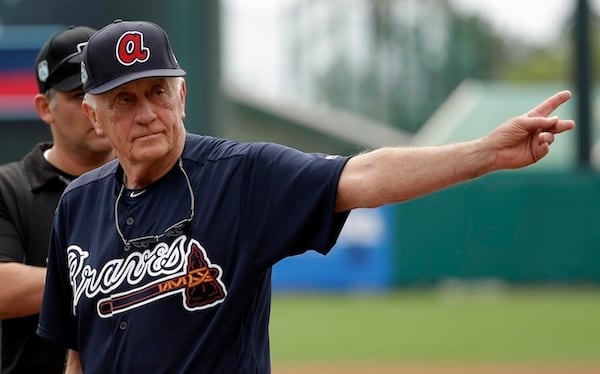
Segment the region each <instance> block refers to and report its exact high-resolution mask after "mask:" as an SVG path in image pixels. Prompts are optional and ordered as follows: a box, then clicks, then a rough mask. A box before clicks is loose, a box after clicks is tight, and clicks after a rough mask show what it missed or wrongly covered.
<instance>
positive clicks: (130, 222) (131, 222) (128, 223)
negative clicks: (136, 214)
mask: <svg viewBox="0 0 600 374" xmlns="http://www.w3.org/2000/svg"><path fill="white" fill-rule="evenodd" d="M126 222H127V225H129V226H131V225H133V223H134V222H135V219H134V218H133V217H127V221H126Z"/></svg>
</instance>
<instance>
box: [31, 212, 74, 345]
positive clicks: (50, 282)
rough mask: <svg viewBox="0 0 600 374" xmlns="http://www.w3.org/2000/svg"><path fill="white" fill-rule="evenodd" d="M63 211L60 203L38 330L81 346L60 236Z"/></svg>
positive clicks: (64, 251)
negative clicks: (78, 340) (78, 341)
mask: <svg viewBox="0 0 600 374" xmlns="http://www.w3.org/2000/svg"><path fill="white" fill-rule="evenodd" d="M60 214H61V210H60V206H59V209H58V210H57V212H56V219H55V220H54V224H53V228H52V232H51V235H50V246H49V251H48V267H47V272H46V286H45V289H44V297H43V301H42V310H41V312H40V319H39V324H38V328H37V334H38V335H39V336H40V337H42V338H44V339H48V340H52V341H54V342H57V343H59V344H61V345H63V346H65V347H67V348H70V349H73V350H78V349H77V328H76V326H77V324H76V319H75V315H74V311H73V302H72V300H73V296H72V292H71V287H70V282H69V275H68V274H67V269H68V266H67V259H66V258H65V253H66V248H65V247H64V245H63V243H62V240H61V239H62V235H61V230H60V225H61V219H60V218H59V217H60Z"/></svg>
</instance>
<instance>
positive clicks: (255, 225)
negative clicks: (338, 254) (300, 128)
mask: <svg viewBox="0 0 600 374" xmlns="http://www.w3.org/2000/svg"><path fill="white" fill-rule="evenodd" d="M347 160H348V157H342V156H335V155H325V154H319V153H304V152H301V151H298V150H295V149H293V148H288V147H285V146H282V145H277V144H272V143H264V144H258V145H255V146H254V148H253V150H252V151H251V152H250V156H249V158H248V160H247V166H246V178H245V181H246V183H247V188H246V189H245V191H246V195H245V196H243V197H242V201H244V202H245V206H243V214H247V217H248V218H247V222H250V223H251V225H250V226H249V227H250V230H251V232H250V233H249V235H250V236H252V237H253V238H254V240H257V241H258V243H260V245H259V247H260V248H264V250H265V251H266V253H265V255H267V256H272V257H271V258H270V260H271V261H272V262H273V263H274V262H276V261H278V260H280V259H282V258H284V257H287V256H290V255H295V254H299V253H303V252H305V251H307V250H316V251H318V252H320V253H323V254H325V253H327V252H328V251H329V250H330V249H331V247H332V246H333V245H334V244H335V242H336V240H337V237H338V236H339V233H340V231H341V229H342V227H343V224H344V222H345V221H346V218H347V216H348V212H342V213H335V211H334V210H335V200H336V195H337V187H338V182H339V178H340V175H341V173H342V170H343V168H344V165H345V164H346V162H347ZM270 251H273V253H270Z"/></svg>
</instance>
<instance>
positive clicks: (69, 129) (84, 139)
mask: <svg viewBox="0 0 600 374" xmlns="http://www.w3.org/2000/svg"><path fill="white" fill-rule="evenodd" d="M39 96H40V97H41V99H40V100H42V101H43V102H45V105H44V108H45V109H44V110H43V113H40V115H41V117H42V119H43V120H44V121H46V122H47V123H50V124H51V125H52V135H53V138H54V143H55V144H57V145H60V146H61V147H63V148H65V149H67V150H69V151H70V152H74V153H77V154H89V155H91V154H106V153H109V152H111V149H112V146H111V144H110V142H109V140H108V138H106V137H105V136H102V135H100V134H98V133H97V132H96V131H94V128H93V126H92V124H91V123H90V121H89V120H88V118H87V117H86V115H85V113H84V112H83V110H82V109H81V101H82V99H83V91H82V90H81V89H77V90H74V91H69V92H60V91H56V90H51V92H49V93H47V94H46V95H39Z"/></svg>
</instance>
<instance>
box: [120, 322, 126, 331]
mask: <svg viewBox="0 0 600 374" xmlns="http://www.w3.org/2000/svg"><path fill="white" fill-rule="evenodd" d="M119 328H120V329H121V330H125V329H126V328H127V322H124V321H123V322H121V323H119Z"/></svg>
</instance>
